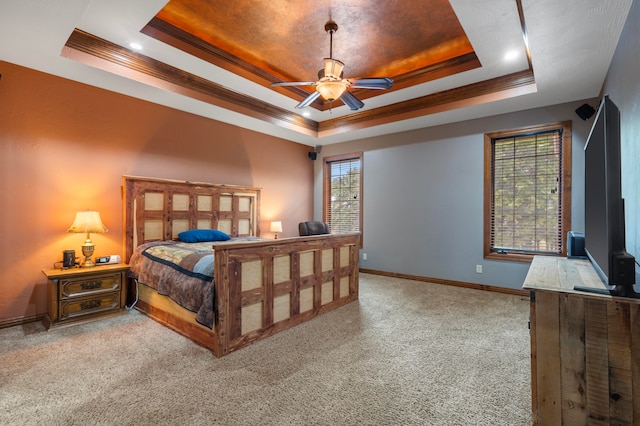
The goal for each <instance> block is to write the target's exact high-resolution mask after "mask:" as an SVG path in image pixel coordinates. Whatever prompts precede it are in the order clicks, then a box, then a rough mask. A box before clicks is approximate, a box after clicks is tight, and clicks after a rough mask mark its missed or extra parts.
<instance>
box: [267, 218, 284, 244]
mask: <svg viewBox="0 0 640 426" xmlns="http://www.w3.org/2000/svg"><path fill="white" fill-rule="evenodd" d="M269 230H270V231H271V232H273V233H275V234H276V236H275V237H274V239H276V240H277V239H278V232H282V222H281V221H279V220H274V221H273V222H271V227H270V228H269Z"/></svg>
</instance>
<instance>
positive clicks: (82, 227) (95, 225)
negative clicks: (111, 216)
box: [67, 210, 108, 268]
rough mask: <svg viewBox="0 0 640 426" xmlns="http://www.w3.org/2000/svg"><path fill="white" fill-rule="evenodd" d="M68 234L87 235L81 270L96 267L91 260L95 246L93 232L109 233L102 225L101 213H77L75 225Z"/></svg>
mask: <svg viewBox="0 0 640 426" xmlns="http://www.w3.org/2000/svg"><path fill="white" fill-rule="evenodd" d="M67 232H75V233H86V234H87V239H86V241H85V242H84V244H83V245H82V254H83V255H84V261H83V262H82V263H81V264H80V267H81V268H91V267H93V266H96V265H95V263H93V260H91V256H93V250H94V248H95V246H94V244H93V243H92V242H91V236H90V234H91V232H98V233H102V232H108V229H107V228H106V227H105V226H104V224H103V223H102V219H100V213H98V212H96V211H90V210H86V211H81V212H77V213H76V218H75V220H74V221H73V224H71V226H70V227H69V229H67Z"/></svg>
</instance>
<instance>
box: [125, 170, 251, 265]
mask: <svg viewBox="0 0 640 426" xmlns="http://www.w3.org/2000/svg"><path fill="white" fill-rule="evenodd" d="M123 181H124V183H123V193H124V202H123V208H124V215H123V217H124V226H123V230H124V232H123V235H124V246H125V260H126V261H127V262H128V261H129V259H130V257H131V254H132V253H133V250H134V249H135V248H136V247H137V246H138V245H140V244H143V243H146V242H149V241H157V240H177V239H178V234H179V233H180V232H182V231H187V230H189V229H218V230H220V231H223V232H226V233H227V234H229V235H230V236H232V237H239V236H247V235H254V236H260V229H259V226H258V223H259V221H260V189H259V188H252V187H247V186H234V185H215V184H211V183H203V182H187V181H176V180H165V179H154V178H144V177H135V176H123Z"/></svg>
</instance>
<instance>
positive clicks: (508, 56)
mask: <svg viewBox="0 0 640 426" xmlns="http://www.w3.org/2000/svg"><path fill="white" fill-rule="evenodd" d="M518 56H519V53H518V51H517V50H510V51H508V52H507V53H506V54H505V55H504V60H505V61H513V60H514V59H516V58H517V57H518Z"/></svg>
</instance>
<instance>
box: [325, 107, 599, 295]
mask: <svg viewBox="0 0 640 426" xmlns="http://www.w3.org/2000/svg"><path fill="white" fill-rule="evenodd" d="M584 102H585V101H576V102H573V103H570V104H563V105H556V106H550V107H546V108H538V109H534V110H529V111H523V112H517V113H511V114H505V115H500V116H494V117H489V118H485V119H478V120H472V121H466V122H462V123H456V124H451V125H444V126H438V127H432V128H425V129H420V130H415V131H410V132H406V133H400V134H395V135H388V136H380V137H376V138H369V139H362V140H358V141H352V142H347V143H342V144H336V145H327V146H325V147H323V148H322V151H321V155H322V157H325V156H330V155H336V154H342V153H348V152H355V151H363V152H364V159H363V163H364V180H363V185H364V218H363V225H364V227H363V235H364V239H363V246H364V247H363V250H362V253H366V254H367V257H368V260H366V261H364V260H362V257H361V267H363V268H366V269H374V270H379V271H387V272H394V273H401V274H409V275H417V276H422V277H432V278H440V279H447V280H453V281H462V282H470V283H478V284H488V285H494V286H501V287H508V288H516V289H517V288H520V287H521V286H522V283H523V281H524V278H525V276H526V273H527V271H528V268H529V264H528V263H523V262H512V261H494V260H485V259H484V258H483V232H484V231H483V230H484V228H483V206H484V200H483V190H484V189H483V185H484V169H483V167H484V166H483V161H484V149H483V144H484V133H486V132H491V131H497V130H504V129H512V128H517V127H522V126H529V125H533V124H546V123H553V122H558V121H564V120H571V121H572V122H573V138H572V140H573V146H572V167H573V180H572V182H573V185H572V186H573V190H572V209H571V210H572V229H574V230H576V231H582V230H584V208H583V206H584V166H583V165H584V153H583V146H584V142H585V140H586V137H587V135H588V132H589V130H590V127H591V121H592V120H590V121H588V122H585V121H582V120H580V119H579V118H578V117H577V115H576V114H575V112H574V110H575V109H576V108H577V107H578V106H580V105H582V103H584ZM587 102H589V103H591V104H592V105H595V104H596V102H597V100H588V101H587ZM319 157H320V156H319ZM315 174H316V175H315V180H314V181H315V186H314V191H315V193H314V200H315V203H314V217H315V218H316V219H320V218H321V217H322V161H321V158H318V161H316V165H315ZM476 265H482V268H483V273H482V274H478V273H476Z"/></svg>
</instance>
